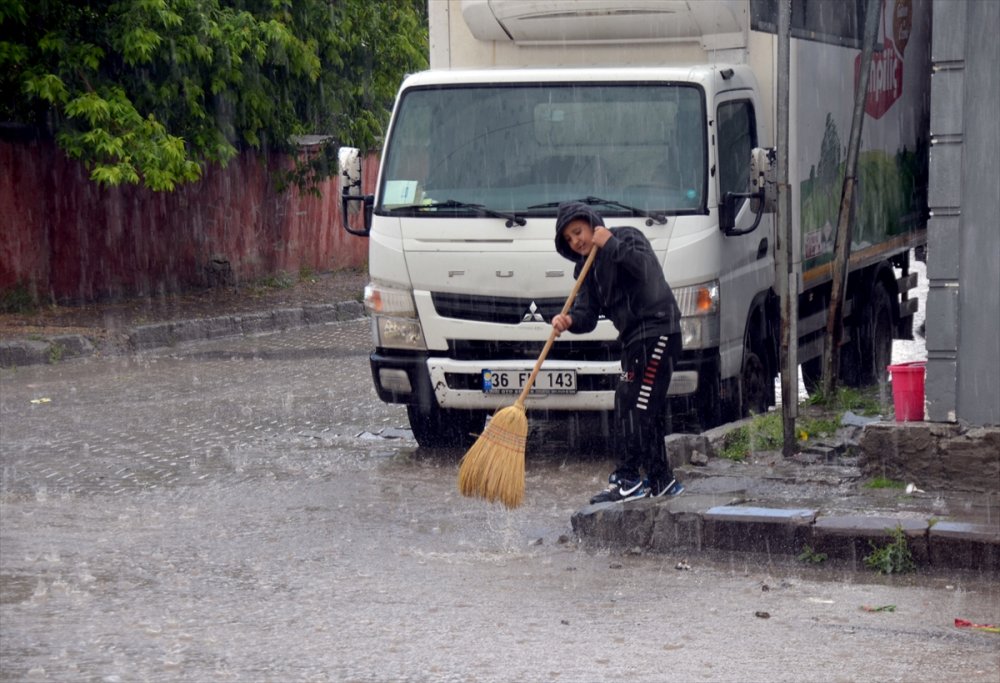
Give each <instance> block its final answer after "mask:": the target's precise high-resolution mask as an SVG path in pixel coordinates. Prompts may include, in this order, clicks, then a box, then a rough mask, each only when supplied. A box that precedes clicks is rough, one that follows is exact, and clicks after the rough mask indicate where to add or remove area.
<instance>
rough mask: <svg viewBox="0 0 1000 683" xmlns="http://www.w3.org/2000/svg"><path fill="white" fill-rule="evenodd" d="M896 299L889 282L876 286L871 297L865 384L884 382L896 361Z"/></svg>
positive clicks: (864, 343) (864, 330)
mask: <svg viewBox="0 0 1000 683" xmlns="http://www.w3.org/2000/svg"><path fill="white" fill-rule="evenodd" d="M892 329H893V320H892V299H891V298H890V297H889V292H888V291H886V288H885V285H883V284H882V283H878V284H876V285H875V287H874V289H872V296H871V300H870V301H869V303H868V306H867V308H866V311H865V320H864V322H863V324H862V326H861V332H860V342H861V372H860V375H861V377H860V379H861V382H862V383H863V384H866V385H871V384H884V383H885V381H886V376H887V374H888V371H887V370H886V367H887V366H888V365H889V363H891V362H892Z"/></svg>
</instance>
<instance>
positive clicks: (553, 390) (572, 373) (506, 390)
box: [483, 370, 576, 394]
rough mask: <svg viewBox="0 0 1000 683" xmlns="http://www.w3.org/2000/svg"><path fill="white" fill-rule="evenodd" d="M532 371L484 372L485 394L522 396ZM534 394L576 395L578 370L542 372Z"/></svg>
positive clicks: (537, 380)
mask: <svg viewBox="0 0 1000 683" xmlns="http://www.w3.org/2000/svg"><path fill="white" fill-rule="evenodd" d="M530 376H531V370H483V393H484V394H520V393H521V391H522V390H523V389H524V384H525V382H527V381H528V377H530ZM531 393H532V394H575V393H576V370H541V371H539V373H538V376H537V377H536V378H535V384H534V386H532V387H531Z"/></svg>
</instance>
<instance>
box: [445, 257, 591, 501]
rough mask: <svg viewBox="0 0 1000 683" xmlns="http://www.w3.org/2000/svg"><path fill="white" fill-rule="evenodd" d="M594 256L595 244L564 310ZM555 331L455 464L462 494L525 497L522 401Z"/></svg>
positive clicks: (503, 498) (504, 498) (490, 498)
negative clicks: (513, 397) (510, 401)
mask: <svg viewBox="0 0 1000 683" xmlns="http://www.w3.org/2000/svg"><path fill="white" fill-rule="evenodd" d="M596 257H597V247H596V246H595V247H594V248H592V249H591V250H590V254H588V255H587V260H586V261H585V262H584V264H583V268H582V269H581V270H580V274H579V276H577V278H576V282H575V283H574V284H573V290H572V291H571V292H570V293H569V298H567V299H566V303H565V304H564V305H563V309H562V312H563V314H565V313H566V312H567V311H569V308H570V306H571V305H572V303H573V300H574V299H575V298H576V295H577V293H579V291H580V285H582V284H583V278H585V277H586V276H587V271H588V270H590V267H591V266H592V265H593V264H594V259H595V258H596ZM556 335H557V332H556V331H555V329H554V328H553V330H552V332H551V333H550V334H549V339H548V341H547V342H545V346H544V347H543V348H542V352H541V354H540V355H539V356H538V360H537V361H535V367H534V369H532V371H531V375H529V376H528V381H527V382H525V383H524V388H523V389H521V395H520V396H519V397H518V399H517V401H515V402H514V405H512V406H510V407H507V408H501V409H500V410H498V411H497V412H495V413H494V414H493V418H492V419H491V420H490V423H489V424H488V425H486V429H484V430H483V433H482V434H480V435H479V438H478V439H476V443H474V444H472V448H470V449H469V450H468V452H466V454H465V456H464V457H463V458H462V462H461V463H460V464H459V467H458V490H459V491H461V492H462V495H463V496H478V497H480V498H485V499H486V500H488V501H490V502H491V503H495V502H496V501H498V500H499V501H500V502H501V503H503V504H504V505H506V506H507V507H508V508H516V507H517V506H519V505H520V504H521V502H522V501H523V500H524V449H525V445H526V443H527V441H528V416H527V415H526V414H525V411H524V401H525V400H526V399H527V397H528V393H529V392H530V391H531V387H532V385H533V384H534V383H535V377H537V376H538V371H539V370H540V369H541V367H542V363H543V362H545V357H546V356H548V355H549V350H550V349H551V348H552V343H553V342H555V340H556Z"/></svg>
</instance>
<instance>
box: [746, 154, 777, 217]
mask: <svg viewBox="0 0 1000 683" xmlns="http://www.w3.org/2000/svg"><path fill="white" fill-rule="evenodd" d="M776 158H777V155H776V153H775V150H774V147H754V148H753V150H751V152H750V189H751V190H752V191H753V192H754V193H763V202H764V206H763V213H774V212H775V209H776V207H777V204H778V185H777V183H776V182H775V161H776ZM757 204H758V201H755V202H754V203H753V204H751V206H750V208H751V209H753V212H754V213H758V212H760V211H761V207H759V206H757Z"/></svg>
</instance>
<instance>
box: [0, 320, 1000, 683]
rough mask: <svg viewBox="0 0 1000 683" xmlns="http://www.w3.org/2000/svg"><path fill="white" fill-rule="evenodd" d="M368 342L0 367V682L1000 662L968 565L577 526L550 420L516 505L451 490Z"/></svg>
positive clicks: (276, 340)
mask: <svg viewBox="0 0 1000 683" xmlns="http://www.w3.org/2000/svg"><path fill="white" fill-rule="evenodd" d="M368 347H369V337H368V328H367V323H365V322H363V321H357V322H350V323H340V324H334V325H329V326H324V327H321V328H307V329H303V330H297V331H293V332H288V333H283V334H274V335H268V336H262V337H256V338H246V339H230V340H221V341H214V342H206V343H203V344H197V345H186V346H183V347H178V348H175V349H171V350H165V351H161V352H155V353H147V354H143V355H140V356H135V357H130V358H125V357H122V358H110V359H97V360H86V361H73V362H67V363H61V364H58V365H55V366H48V367H31V368H26V369H20V370H17V371H3V373H2V374H0V430H2V431H0V466H2V480H0V681H22V680H24V681H35V680H38V681H44V680H54V681H605V680H611V679H622V678H625V679H626V680H633V681H668V680H670V681H804V680H810V681H897V680H898V681H943V680H949V681H951V680H954V681H990V682H995V681H996V680H998V679H1000V636H996V635H993V634H989V633H983V632H976V631H969V630H966V629H957V628H955V627H954V626H953V620H954V618H955V617H960V618H964V619H969V620H972V621H974V622H978V623H985V622H991V623H997V622H998V621H1000V588H998V587H997V586H995V585H992V584H990V583H989V582H987V581H985V580H983V579H982V578H981V577H978V576H976V575H964V576H930V577H928V576H922V577H916V578H913V577H910V578H895V577H893V578H879V577H876V576H874V575H869V574H864V575H861V574H855V573H851V572H846V571H845V572H838V571H836V570H832V569H817V568H814V567H802V566H798V565H794V564H788V563H782V562H781V561H778V560H775V561H773V562H769V561H768V559H767V558H753V559H749V558H745V557H728V556H718V557H709V556H704V557H701V556H699V557H692V558H682V557H674V556H670V555H666V556H653V555H645V556H644V555H609V554H607V553H602V552H595V551H588V550H585V549H583V548H582V547H579V546H578V545H577V544H576V542H575V541H574V540H573V539H572V534H571V530H570V523H569V520H570V516H571V514H572V513H573V511H574V510H575V509H576V508H577V507H579V506H580V505H581V504H582V503H583V502H584V501H585V499H586V498H587V497H588V496H589V494H591V493H593V492H594V491H595V490H597V489H598V488H600V486H601V483H602V482H603V480H604V478H605V477H606V475H607V471H608V469H609V467H610V461H609V459H608V456H607V454H606V453H604V452H603V451H602V448H603V446H602V444H601V442H600V440H599V439H595V438H593V435H592V434H587V433H585V432H580V431H578V430H577V429H569V428H567V426H566V425H565V424H557V425H536V424H535V423H534V422H533V423H532V427H533V429H534V430H535V431H534V432H533V434H532V439H531V442H530V444H529V458H528V484H527V501H526V505H525V506H524V507H523V508H521V509H519V510H516V511H514V512H507V511H504V510H503V509H502V508H496V507H492V506H489V505H487V504H485V503H482V502H480V501H471V500H467V499H464V498H461V497H460V496H459V495H458V493H457V491H456V490H455V475H456V470H457V468H456V463H457V460H458V458H459V457H460V456H461V453H460V452H449V451H426V450H423V449H418V448H417V447H416V444H415V442H414V441H413V440H412V437H411V436H410V435H409V433H408V432H406V431H405V426H406V415H405V410H403V409H402V408H401V407H399V406H386V405H383V404H382V403H380V402H379V401H378V400H377V398H376V397H375V394H374V390H373V389H372V387H371V379H370V376H369V370H368V365H367V353H368ZM43 399H49V400H48V401H44V400H43ZM33 401H34V402H33ZM683 559H687V561H688V563H689V564H690V566H691V570H689V571H681V570H678V569H675V566H676V564H677V563H678V562H679V561H680V560H683ZM888 604H892V605H895V608H896V609H895V611H894V612H876V613H871V612H865V611H863V610H862V609H861V606H862V605H888ZM758 614H759V615H758Z"/></svg>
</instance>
